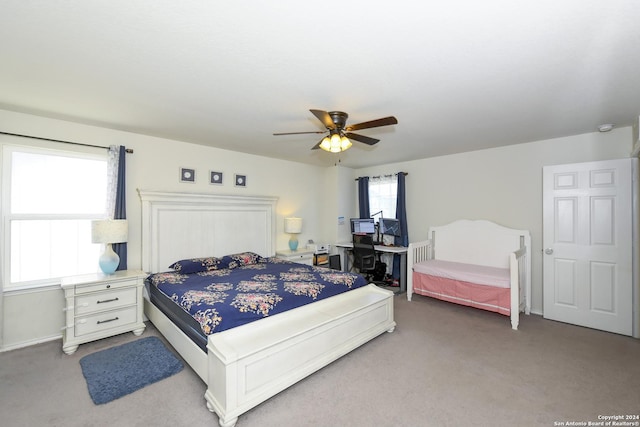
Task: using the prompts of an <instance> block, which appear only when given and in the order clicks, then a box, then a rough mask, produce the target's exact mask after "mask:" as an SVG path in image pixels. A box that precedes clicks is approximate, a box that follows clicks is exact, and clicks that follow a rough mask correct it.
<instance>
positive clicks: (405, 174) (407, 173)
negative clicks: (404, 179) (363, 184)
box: [354, 172, 409, 181]
mask: <svg viewBox="0 0 640 427" xmlns="http://www.w3.org/2000/svg"><path fill="white" fill-rule="evenodd" d="M399 173H401V174H402V175H404V176H407V175H409V172H398V173H394V174H389V175H378V176H373V177H372V178H380V177H381V176H391V175H398V174H399ZM360 178H365V177H364V176H361V177H360ZM360 178H356V179H354V181H357V180H358V179H360ZM367 178H369V177H367Z"/></svg>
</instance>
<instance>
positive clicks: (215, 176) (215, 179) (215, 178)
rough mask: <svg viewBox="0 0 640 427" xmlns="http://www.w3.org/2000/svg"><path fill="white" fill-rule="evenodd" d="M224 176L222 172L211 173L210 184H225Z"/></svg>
mask: <svg viewBox="0 0 640 427" xmlns="http://www.w3.org/2000/svg"><path fill="white" fill-rule="evenodd" d="M223 178H224V174H223V173H222V172H216V171H210V172H209V183H210V184H218V185H221V184H222V182H223Z"/></svg>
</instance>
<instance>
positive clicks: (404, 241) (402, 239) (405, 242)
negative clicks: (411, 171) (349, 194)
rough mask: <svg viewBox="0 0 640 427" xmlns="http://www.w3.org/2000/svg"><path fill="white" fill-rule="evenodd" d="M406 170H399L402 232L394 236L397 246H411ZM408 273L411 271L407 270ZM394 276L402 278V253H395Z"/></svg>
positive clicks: (399, 218)
mask: <svg viewBox="0 0 640 427" xmlns="http://www.w3.org/2000/svg"><path fill="white" fill-rule="evenodd" d="M404 181H405V176H404V172H398V192H397V197H396V218H397V219H398V220H399V221H400V234H402V235H401V236H396V237H395V238H394V242H393V243H394V244H395V245H397V246H405V247H406V246H409V231H408V230H407V192H406V190H405V185H404ZM407 274H409V272H408V271H407ZM392 275H393V278H394V279H399V278H400V255H398V254H394V255H393V273H392Z"/></svg>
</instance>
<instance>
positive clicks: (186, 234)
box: [138, 189, 278, 273]
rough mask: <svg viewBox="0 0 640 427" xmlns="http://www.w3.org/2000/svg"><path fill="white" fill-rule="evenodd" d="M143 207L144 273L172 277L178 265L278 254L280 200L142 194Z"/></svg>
mask: <svg viewBox="0 0 640 427" xmlns="http://www.w3.org/2000/svg"><path fill="white" fill-rule="evenodd" d="M138 194H139V195H140V200H141V201H142V269H143V270H144V271H145V272H147V273H157V272H160V271H167V270H168V269H169V265H171V264H172V263H173V262H175V261H178V260H181V259H185V258H196V257H206V256H223V255H228V254H233V253H237V252H245V251H252V252H256V253H258V254H260V255H262V256H273V255H275V251H276V247H275V246H276V239H275V232H276V231H275V230H276V204H277V201H278V198H277V197H263V196H237V195H215V194H194V193H171V192H161V191H149V190H140V189H139V190H138Z"/></svg>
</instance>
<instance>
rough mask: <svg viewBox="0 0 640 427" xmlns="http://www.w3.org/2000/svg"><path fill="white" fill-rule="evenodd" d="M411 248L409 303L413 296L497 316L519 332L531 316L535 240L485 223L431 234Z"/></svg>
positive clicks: (456, 225) (454, 225) (470, 223)
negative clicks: (524, 319) (525, 318)
mask: <svg viewBox="0 0 640 427" xmlns="http://www.w3.org/2000/svg"><path fill="white" fill-rule="evenodd" d="M428 236H429V239H428V240H425V241H421V242H415V243H410V244H409V254H408V257H407V258H408V259H407V271H408V272H409V274H408V280H407V299H408V300H409V301H411V298H412V296H413V294H414V293H416V294H419V295H423V296H429V297H433V298H437V299H440V300H444V301H449V302H453V303H456V304H461V305H466V306H470V307H475V308H479V309H483V310H488V311H492V312H496V313H499V314H502V315H505V316H509V317H510V319H511V328H512V329H514V330H517V329H518V325H519V322H520V318H519V316H520V312H524V313H525V314H529V313H530V309H531V303H530V295H531V236H530V234H529V232H528V231H527V230H516V229H511V228H507V227H503V226H500V225H498V224H495V223H493V222H491V221H486V220H459V221H454V222H452V223H450V224H447V225H444V226H438V227H430V228H429V234H428Z"/></svg>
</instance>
